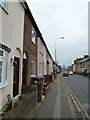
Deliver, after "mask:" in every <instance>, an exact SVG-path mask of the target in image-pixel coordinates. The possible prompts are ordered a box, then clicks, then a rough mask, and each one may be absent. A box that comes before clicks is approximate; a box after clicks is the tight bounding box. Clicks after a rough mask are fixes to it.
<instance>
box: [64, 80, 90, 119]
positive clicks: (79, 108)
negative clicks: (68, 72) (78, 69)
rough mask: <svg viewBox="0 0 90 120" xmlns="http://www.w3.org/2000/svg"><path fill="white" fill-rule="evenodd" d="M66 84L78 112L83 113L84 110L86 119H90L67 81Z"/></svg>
mask: <svg viewBox="0 0 90 120" xmlns="http://www.w3.org/2000/svg"><path fill="white" fill-rule="evenodd" d="M64 83H65V87H66V89H67V90H68V93H69V95H70V97H71V99H72V101H73V102H74V104H75V106H76V108H77V110H78V112H82V110H83V112H84V114H85V116H86V118H89V119H90V116H89V115H88V113H87V112H86V110H85V109H84V108H83V107H81V105H80V102H79V100H78V99H77V97H76V96H75V94H74V93H73V91H72V90H71V89H70V87H69V85H68V84H67V82H66V81H65V80H64ZM67 86H68V87H67Z"/></svg>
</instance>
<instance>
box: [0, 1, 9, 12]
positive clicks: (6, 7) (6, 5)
mask: <svg viewBox="0 0 90 120" xmlns="http://www.w3.org/2000/svg"><path fill="white" fill-rule="evenodd" d="M2 1H3V2H2ZM2 1H1V2H0V5H1V7H2V8H3V9H4V10H5V11H7V9H8V1H7V0H2ZM3 3H5V5H4V4H3Z"/></svg>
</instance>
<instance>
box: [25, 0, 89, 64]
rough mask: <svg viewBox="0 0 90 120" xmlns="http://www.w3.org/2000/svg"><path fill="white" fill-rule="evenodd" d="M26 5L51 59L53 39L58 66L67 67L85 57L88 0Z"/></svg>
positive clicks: (34, 1) (30, 0)
mask: <svg viewBox="0 0 90 120" xmlns="http://www.w3.org/2000/svg"><path fill="white" fill-rule="evenodd" d="M56 1H57V2H56ZM27 2H28V4H29V7H30V10H31V12H32V14H33V16H34V19H35V21H36V23H37V25H38V27H39V29H40V31H41V33H42V36H43V38H44V40H45V43H46V45H47V47H48V49H49V51H50V53H51V55H52V57H53V59H55V57H54V56H55V39H56V50H57V61H58V62H59V64H61V65H66V66H67V65H71V64H72V63H73V61H74V59H75V58H76V57H82V56H83V55H84V54H88V0H27ZM62 36H63V37H64V39H60V38H61V37H62Z"/></svg>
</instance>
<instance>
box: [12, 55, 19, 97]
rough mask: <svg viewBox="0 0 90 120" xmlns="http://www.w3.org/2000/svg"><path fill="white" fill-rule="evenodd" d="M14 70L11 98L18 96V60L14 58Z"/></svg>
mask: <svg viewBox="0 0 90 120" xmlns="http://www.w3.org/2000/svg"><path fill="white" fill-rule="evenodd" d="M14 61H15V64H14V68H13V69H14V70H13V72H14V73H13V74H14V75H13V97H15V96H17V95H18V94H19V58H17V57H14Z"/></svg>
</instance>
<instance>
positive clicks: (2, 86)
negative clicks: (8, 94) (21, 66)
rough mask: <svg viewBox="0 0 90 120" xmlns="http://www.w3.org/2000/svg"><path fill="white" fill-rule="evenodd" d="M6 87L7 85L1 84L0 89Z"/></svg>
mask: <svg viewBox="0 0 90 120" xmlns="http://www.w3.org/2000/svg"><path fill="white" fill-rule="evenodd" d="M7 85H8V83H5V84H3V85H2V84H1V85H0V89H2V88H4V87H6V86H7Z"/></svg>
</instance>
